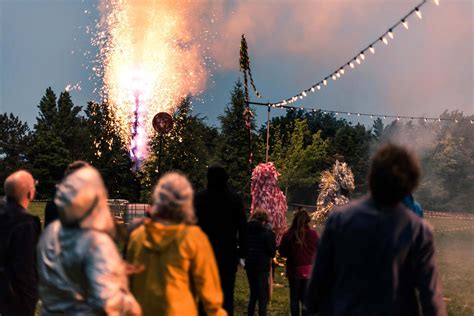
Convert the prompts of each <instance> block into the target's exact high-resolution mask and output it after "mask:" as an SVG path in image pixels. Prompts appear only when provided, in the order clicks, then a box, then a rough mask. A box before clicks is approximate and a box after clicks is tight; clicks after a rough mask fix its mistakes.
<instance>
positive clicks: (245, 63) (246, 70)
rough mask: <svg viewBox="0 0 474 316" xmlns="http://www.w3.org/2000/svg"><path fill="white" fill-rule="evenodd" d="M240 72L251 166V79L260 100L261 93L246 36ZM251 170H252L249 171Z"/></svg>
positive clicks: (242, 41) (242, 45) (241, 52)
mask: <svg viewBox="0 0 474 316" xmlns="http://www.w3.org/2000/svg"><path fill="white" fill-rule="evenodd" d="M240 71H242V73H243V74H244V90H245V111H244V117H245V127H246V128H247V130H248V135H249V164H251V163H252V160H253V153H252V126H251V118H253V116H254V115H253V113H252V109H251V108H250V105H249V86H248V81H249V79H250V85H251V86H252V89H253V91H254V93H255V95H256V96H257V98H260V97H261V95H260V92H258V90H257V88H256V87H255V82H254V81H253V77H252V71H251V70H250V58H249V54H248V46H247V40H246V39H245V35H244V34H242V40H241V41H240ZM249 170H250V169H249Z"/></svg>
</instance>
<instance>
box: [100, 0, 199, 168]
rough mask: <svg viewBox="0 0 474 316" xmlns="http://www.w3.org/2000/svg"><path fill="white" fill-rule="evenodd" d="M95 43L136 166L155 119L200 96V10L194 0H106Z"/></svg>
mask: <svg viewBox="0 0 474 316" xmlns="http://www.w3.org/2000/svg"><path fill="white" fill-rule="evenodd" d="M100 10H101V20H100V21H99V22H98V24H97V27H98V31H97V33H96V36H95V38H94V44H95V45H96V46H98V47H99V56H98V62H99V64H98V66H95V67H94V68H93V70H94V71H95V72H96V75H97V76H98V77H100V78H103V89H102V96H103V98H104V99H105V100H106V101H107V102H108V104H109V106H110V108H111V112H112V113H113V117H114V118H115V120H116V122H115V125H116V127H117V130H118V132H119V134H120V136H121V138H122V139H123V140H124V143H126V144H128V146H129V148H128V149H129V151H130V156H131V158H132V159H133V160H134V162H135V163H136V165H137V166H139V165H140V163H141V162H142V161H143V160H144V159H146V158H147V148H148V140H149V138H150V136H151V135H152V133H153V128H152V118H153V116H154V115H155V114H156V113H158V112H168V113H171V112H173V110H174V109H175V107H176V106H177V105H178V104H179V102H180V101H181V99H182V98H184V97H186V96H187V95H189V94H198V93H200V92H201V91H202V89H203V88H204V86H205V83H206V77H207V70H206V68H205V64H204V63H203V58H202V55H201V51H200V44H199V42H198V41H197V40H196V32H197V31H198V30H197V28H196V26H195V25H192V24H193V23H194V22H193V21H195V19H191V18H189V17H190V16H195V15H196V14H199V12H200V10H202V8H201V5H200V4H199V3H195V2H194V1H189V2H181V1H174V0H166V1H163V0H162V1H160V0H107V1H105V0H104V1H102V2H101V6H100Z"/></svg>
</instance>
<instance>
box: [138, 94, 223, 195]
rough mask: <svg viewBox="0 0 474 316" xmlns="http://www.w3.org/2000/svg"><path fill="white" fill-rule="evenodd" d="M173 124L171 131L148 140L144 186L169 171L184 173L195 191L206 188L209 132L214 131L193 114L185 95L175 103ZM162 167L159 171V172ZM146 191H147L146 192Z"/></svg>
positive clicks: (210, 144) (151, 184)
mask: <svg viewBox="0 0 474 316" xmlns="http://www.w3.org/2000/svg"><path fill="white" fill-rule="evenodd" d="M173 121H174V126H173V129H172V130H171V132H170V133H168V134H167V135H163V136H160V135H158V134H156V135H155V137H154V138H153V139H152V142H151V156H150V159H149V161H148V162H147V163H146V172H147V174H148V177H147V178H146V181H145V184H144V187H145V188H148V191H151V187H152V186H153V185H154V184H155V183H156V181H157V180H158V175H159V174H163V173H164V172H167V171H171V170H179V171H182V172H184V173H185V174H186V175H187V176H188V178H189V180H190V181H191V183H192V184H193V186H194V189H195V190H196V191H198V190H201V189H203V188H204V187H205V182H206V172H207V166H208V164H209V161H210V155H209V150H210V149H212V148H213V147H214V144H213V140H212V139H211V136H210V135H209V133H211V134H214V135H215V132H216V131H215V130H213V129H210V128H208V127H207V126H206V125H205V124H204V122H203V119H202V118H199V117H198V116H195V115H192V109H191V100H190V99H189V98H185V99H184V100H183V101H182V102H181V103H180V105H179V106H178V108H177V110H176V112H175V113H174V117H173ZM160 137H163V140H162V141H163V143H162V160H161V166H158V155H159V149H160ZM160 167H161V172H160V170H159V169H160ZM145 194H146V193H145Z"/></svg>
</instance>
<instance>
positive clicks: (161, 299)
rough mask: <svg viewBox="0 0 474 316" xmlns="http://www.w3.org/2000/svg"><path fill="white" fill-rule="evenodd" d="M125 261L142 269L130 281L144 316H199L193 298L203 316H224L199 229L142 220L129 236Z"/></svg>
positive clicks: (216, 280)
mask: <svg viewBox="0 0 474 316" xmlns="http://www.w3.org/2000/svg"><path fill="white" fill-rule="evenodd" d="M127 260H128V261H129V262H130V263H132V264H143V265H144V266H145V271H144V272H142V273H139V274H136V275H133V276H132V277H131V278H130V289H131V291H132V293H133V294H134V295H135V297H136V299H137V301H138V302H139V303H140V305H141V306H142V310H143V315H144V316H147V315H150V316H153V315H160V316H181V315H186V316H193V315H198V309H197V301H196V297H199V299H200V300H201V301H202V302H203V305H204V308H205V310H206V312H207V315H209V316H225V315H227V313H226V312H225V310H224V309H223V308H222V303H223V295H222V290H221V285H220V281H219V273H218V270H217V265H216V262H215V259H214V253H213V251H212V247H211V245H210V243H209V240H208V239H207V236H206V235H205V234H204V233H203V232H202V230H201V229H200V228H199V227H197V226H192V225H185V224H179V225H163V224H161V223H157V222H153V221H151V220H146V221H145V223H144V225H142V226H140V227H139V228H137V229H136V230H135V231H134V232H133V233H132V235H131V238H130V243H129V245H128V249H127Z"/></svg>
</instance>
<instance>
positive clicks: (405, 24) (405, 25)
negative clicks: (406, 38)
mask: <svg viewBox="0 0 474 316" xmlns="http://www.w3.org/2000/svg"><path fill="white" fill-rule="evenodd" d="M402 24H403V26H404V27H405V28H406V29H407V30H408V22H407V21H405V20H402Z"/></svg>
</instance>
